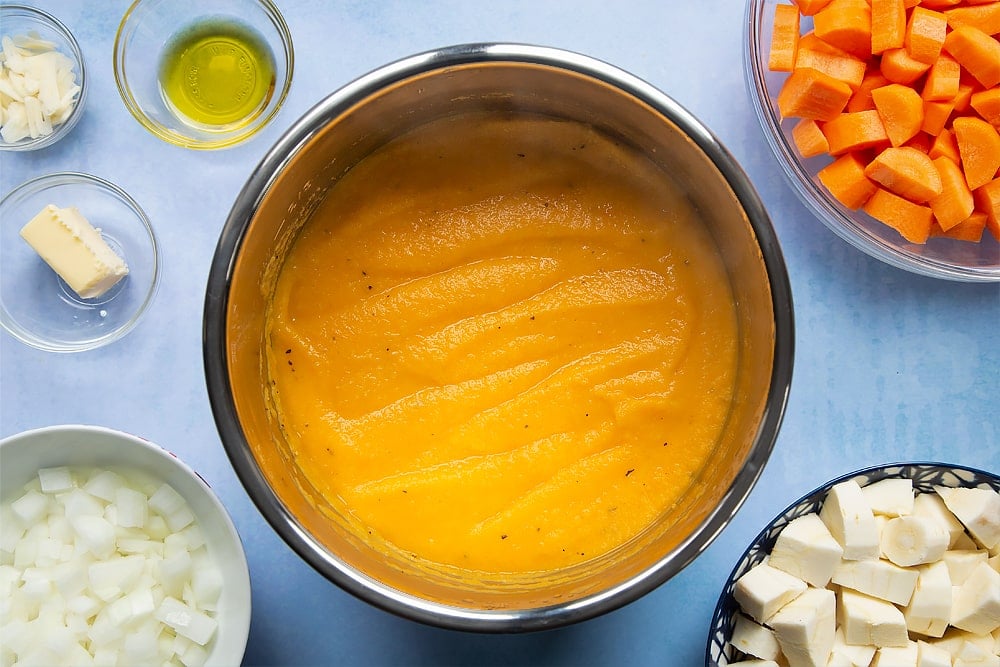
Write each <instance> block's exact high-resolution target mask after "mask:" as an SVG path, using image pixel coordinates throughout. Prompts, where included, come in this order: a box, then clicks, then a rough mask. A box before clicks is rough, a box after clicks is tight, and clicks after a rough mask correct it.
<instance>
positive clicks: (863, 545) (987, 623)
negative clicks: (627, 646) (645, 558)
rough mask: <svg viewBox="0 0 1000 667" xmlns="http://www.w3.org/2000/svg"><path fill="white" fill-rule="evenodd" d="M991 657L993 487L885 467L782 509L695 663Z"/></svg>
mask: <svg viewBox="0 0 1000 667" xmlns="http://www.w3.org/2000/svg"><path fill="white" fill-rule="evenodd" d="M998 655H1000V477H998V476H997V475H996V474H995V473H992V472H987V471H985V470H979V469H975V468H970V467H966V466H961V465H952V464H945V463H930V462H927V463H924V462H919V463H893V464H888V465H879V466H874V467H870V468H865V469H862V470H858V471H855V472H852V473H848V474H846V475H843V476H841V477H838V478H836V479H833V480H831V481H829V482H827V483H826V484H824V485H823V486H821V487H819V488H817V489H815V490H814V491H812V492H810V493H809V494H807V495H805V496H803V497H802V498H800V499H799V500H797V501H795V502H793V503H792V504H791V505H789V506H788V507H787V508H786V509H785V510H784V511H782V512H781V514H779V515H778V516H777V517H775V519H774V520H773V521H771V522H770V523H769V524H768V525H767V526H766V527H765V528H764V529H763V530H762V531H761V532H760V534H759V535H758V536H757V537H756V538H755V539H754V540H753V542H752V543H751V544H750V546H749V547H748V548H747V550H746V551H745V552H744V554H743V555H742V556H741V557H740V559H739V561H738V562H737V564H736V566H735V567H734V568H733V571H732V573H731V574H730V576H729V578H728V580H727V581H726V583H725V585H724V587H723V591H722V594H721V596H720V598H719V603H718V606H717V607H716V609H715V614H714V616H713V618H712V625H711V633H710V636H709V641H708V649H707V652H706V658H705V664H706V666H708V667H717V666H720V665H728V666H730V667H731V666H734V665H757V666H758V667H768V666H773V665H779V664H780V665H788V666H789V667H799V666H801V665H823V666H825V665H848V666H850V665H876V666H878V665H881V666H882V667H886V666H896V665H946V666H951V665H953V664H954V665H974V664H975V665H980V664H982V665H986V664H993V665H995V664H997V659H998V658H997V656H998Z"/></svg>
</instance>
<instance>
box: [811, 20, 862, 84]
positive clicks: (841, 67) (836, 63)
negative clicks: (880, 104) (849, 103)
mask: <svg viewBox="0 0 1000 667" xmlns="http://www.w3.org/2000/svg"><path fill="white" fill-rule="evenodd" d="M795 67H796V68H799V67H802V68H809V69H815V70H819V71H820V72H823V73H824V74H829V75H830V76H832V77H833V78H834V79H838V80H840V81H843V82H844V83H846V84H847V85H849V86H850V87H851V89H852V90H854V89H857V88H858V87H859V86H860V85H861V83H862V81H863V80H864V77H865V70H866V69H867V64H866V63H865V61H864V60H862V59H861V58H858V57H857V56H854V55H851V54H850V53H848V52H847V51H844V50H843V49H839V48H837V47H836V46H833V45H832V44H827V43H826V42H824V41H823V40H821V39H820V38H819V37H817V36H816V35H815V34H814V33H811V32H809V33H806V34H805V35H803V36H802V39H800V40H799V50H798V53H797V54H796V56H795Z"/></svg>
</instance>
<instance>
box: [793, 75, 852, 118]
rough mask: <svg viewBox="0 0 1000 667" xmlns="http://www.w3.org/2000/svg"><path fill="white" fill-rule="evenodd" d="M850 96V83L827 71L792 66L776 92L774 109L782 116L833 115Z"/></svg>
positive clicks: (824, 116) (831, 116)
mask: <svg viewBox="0 0 1000 667" xmlns="http://www.w3.org/2000/svg"><path fill="white" fill-rule="evenodd" d="M850 97H851V87H850V86H848V85H847V84H846V83H844V82H843V81H839V80H837V79H834V78H833V77H832V76H830V75H829V74H824V73H823V72H820V71H819V70H814V69H810V68H808V67H805V68H803V67H796V68H795V69H794V70H793V71H792V73H791V74H789V75H788V78H787V79H785V83H784V84H782V86H781V90H780V91H779V92H778V110H779V111H780V112H781V115H782V117H783V118H792V117H798V118H812V119H814V120H829V119H831V118H835V117H836V116H837V115H838V114H839V113H840V112H841V111H842V110H843V108H844V106H845V105H846V104H847V100H849V99H850Z"/></svg>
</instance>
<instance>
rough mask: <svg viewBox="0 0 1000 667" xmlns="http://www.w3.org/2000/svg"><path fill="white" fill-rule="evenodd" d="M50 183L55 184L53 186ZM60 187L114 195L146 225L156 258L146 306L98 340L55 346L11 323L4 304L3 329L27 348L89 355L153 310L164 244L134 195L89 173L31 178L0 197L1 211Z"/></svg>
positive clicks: (1, 313) (0, 311) (144, 301)
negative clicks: (16, 201)
mask: <svg viewBox="0 0 1000 667" xmlns="http://www.w3.org/2000/svg"><path fill="white" fill-rule="evenodd" d="M50 183H51V185H49V184H50ZM60 185H84V186H91V187H96V188H97V189H99V190H104V191H106V192H108V193H110V194H111V195H113V196H114V197H115V198H117V199H118V200H119V201H121V202H122V204H124V205H125V206H126V207H127V208H128V209H129V211H130V212H131V213H132V214H133V215H134V217H135V219H136V220H137V221H138V222H139V224H140V225H141V226H142V228H143V229H144V231H145V232H146V236H147V237H148V239H149V243H150V252H151V255H152V266H151V267H150V270H151V272H152V273H151V276H152V277H151V279H150V284H149V287H148V288H147V289H146V293H145V294H144V295H143V297H142V303H141V304H139V307H138V309H136V311H135V312H134V313H133V314H132V315H131V316H130V317H129V319H128V321H127V322H125V323H124V324H122V325H121V326H120V327H118V328H117V329H114V330H112V331H110V332H108V333H107V334H105V335H103V336H100V337H98V338H93V339H89V340H86V341H83V342H77V343H53V342H50V341H47V340H45V339H43V338H40V337H38V336H35V335H33V334H31V332H30V331H29V330H26V329H25V328H24V327H22V326H20V325H17V326H14V325H13V324H12V323H11V322H10V321H8V320H9V315H8V314H7V308H6V307H5V306H4V305H3V304H2V303H0V328H2V329H3V330H4V331H6V332H7V333H8V334H10V335H11V336H12V337H14V338H15V339H17V340H18V341H20V342H22V343H24V344H25V345H28V346H29V347H33V348H35V349H38V350H42V351H45V352H58V353H71V352H86V351H88V350H96V349H98V348H100V347H104V346H105V345H108V344H110V343H113V342H115V341H117V340H120V339H122V338H124V337H125V335H126V334H128V333H129V332H131V331H132V330H133V329H134V328H135V327H136V325H137V324H138V323H139V321H140V320H141V319H142V316H143V314H144V313H145V312H146V311H147V310H149V307H150V305H151V304H152V302H153V298H154V297H155V295H156V292H157V291H158V289H159V284H160V269H161V266H160V264H161V258H160V244H159V241H158V239H157V237H156V232H155V230H154V229H153V224H152V222H151V221H150V219H149V216H148V215H147V214H146V212H145V210H143V208H142V207H141V206H140V205H139V203H138V202H137V201H136V200H135V199H134V198H133V197H132V195H130V194H129V193H128V192H126V191H125V190H124V189H123V188H121V187H120V186H118V185H116V184H115V183H112V182H111V181H109V180H107V179H104V178H101V177H100V176H95V175H93V174H88V173H85V172H80V171H57V172H52V173H48V174H42V175H40V176H35V177H34V178H30V179H28V180H27V181H24V182H23V183H21V184H20V185H18V186H16V187H15V188H13V189H12V190H11V191H10V192H8V193H6V194H5V195H4V196H3V197H2V198H0V210H2V209H3V206H4V204H6V203H7V202H8V201H12V200H13V198H14V197H16V196H30V195H33V194H36V193H37V192H40V191H43V190H45V189H48V188H47V187H46V186H48V187H58V186H60Z"/></svg>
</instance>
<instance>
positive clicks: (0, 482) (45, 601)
mask: <svg viewBox="0 0 1000 667" xmlns="http://www.w3.org/2000/svg"><path fill="white" fill-rule="evenodd" d="M0 598H2V599H4V600H5V605H4V617H3V625H2V628H0V663H2V664H5V665H7V664H45V665H49V664H52V665H55V664H65V665H68V664H74V665H82V664H102V665H103V664H109V665H113V664H119V665H145V664H155V665H183V666H184V667H194V666H196V665H237V664H239V663H240V661H241V660H242V658H243V653H244V650H245V648H246V641H247V635H248V632H249V627H250V578H249V573H248V569H247V563H246V557H245V555H244V552H243V547H242V544H241V542H240V538H239V535H238V534H237V532H236V529H235V527H234V525H233V523H232V521H231V520H230V518H229V516H228V514H227V513H226V510H225V508H224V507H223V505H222V503H221V502H220V501H219V499H218V498H217V497H216V496H215V495H214V494H213V493H212V491H211V489H210V488H209V487H208V485H207V484H206V483H205V481H204V480H202V478H201V477H199V476H198V474H197V473H195V472H194V471H193V470H192V469H191V468H189V467H188V466H187V465H185V464H184V463H183V462H181V461H180V460H179V459H178V458H177V457H176V456H174V455H173V454H171V453H169V452H167V451H166V450H164V449H161V448H160V447H159V446H157V445H155V444H152V443H150V442H148V441H147V440H144V439H142V438H139V437H136V436H133V435H129V434H126V433H123V432H120V431H116V430H112V429H108V428H104V427H99V426H81V425H66V426H50V427H45V428H40V429H35V430H31V431H26V432H23V433H19V434H16V435H12V436H9V437H7V438H4V439H3V440H0Z"/></svg>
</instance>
